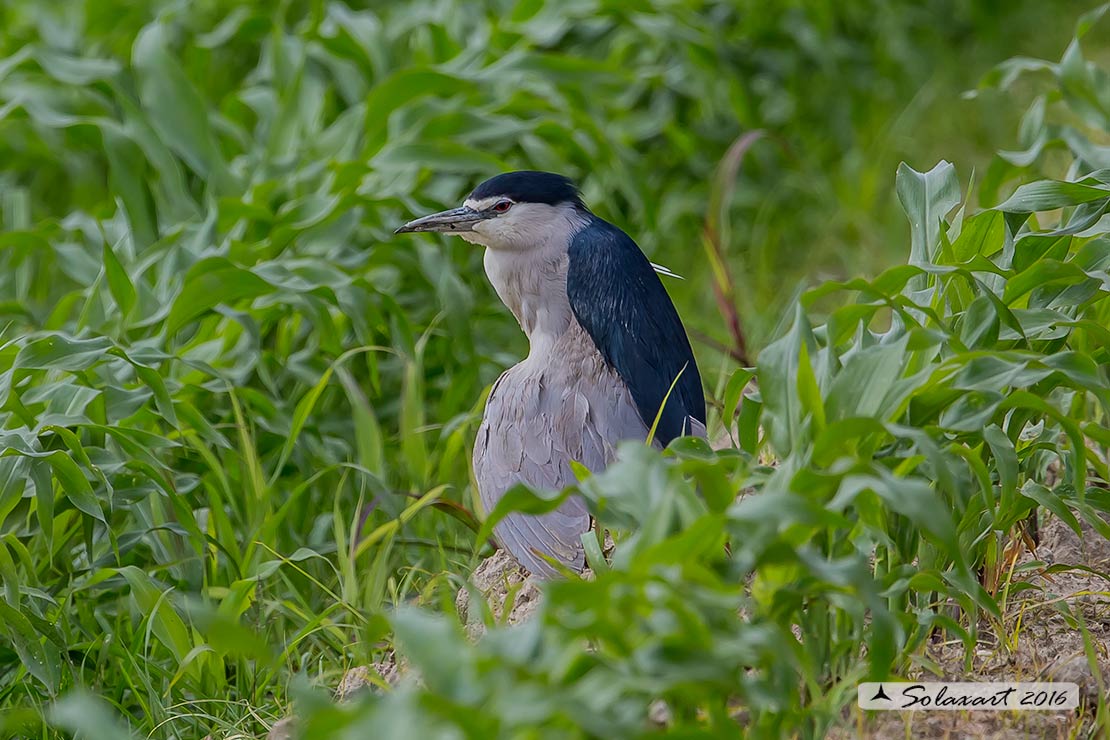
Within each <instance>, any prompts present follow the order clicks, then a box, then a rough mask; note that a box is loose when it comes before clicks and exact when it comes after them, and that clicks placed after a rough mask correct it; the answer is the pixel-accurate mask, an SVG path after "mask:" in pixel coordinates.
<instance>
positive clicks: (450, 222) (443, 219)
mask: <svg viewBox="0 0 1110 740" xmlns="http://www.w3.org/2000/svg"><path fill="white" fill-rule="evenodd" d="M490 216H491V214H488V213H481V212H479V211H475V210H474V209H473V208H468V207H466V206H462V207H461V208H452V209H451V210H449V211H440V212H439V213H433V214H432V215H430V216H424V217H423V218H418V219H416V220H414V221H409V222H408V223H407V224H405V225H404V226H402V227H401V228H399V229H397V230H396V231H394V232H393V233H394V234H408V233H410V232H413V231H442V232H446V233H449V234H457V233H459V232H463V231H473V230H474V224H476V223H478V222H479V221H484V220H486V219H487V218H490Z"/></svg>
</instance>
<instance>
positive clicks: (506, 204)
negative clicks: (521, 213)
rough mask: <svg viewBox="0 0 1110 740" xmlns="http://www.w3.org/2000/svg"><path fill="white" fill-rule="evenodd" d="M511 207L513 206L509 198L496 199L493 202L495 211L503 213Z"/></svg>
mask: <svg viewBox="0 0 1110 740" xmlns="http://www.w3.org/2000/svg"><path fill="white" fill-rule="evenodd" d="M512 207H513V202H512V201H511V200H499V201H497V202H496V203H494V204H493V210H494V211H495V212H496V213H504V212H505V211H507V210H509V209H510V208H512Z"/></svg>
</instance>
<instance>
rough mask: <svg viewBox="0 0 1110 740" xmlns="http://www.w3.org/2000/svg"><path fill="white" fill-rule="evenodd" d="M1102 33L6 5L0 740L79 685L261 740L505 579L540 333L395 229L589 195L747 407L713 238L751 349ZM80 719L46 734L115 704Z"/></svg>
mask: <svg viewBox="0 0 1110 740" xmlns="http://www.w3.org/2000/svg"><path fill="white" fill-rule="evenodd" d="M1085 9H1086V7H1085V6H1083V5H1081V4H1077V3H1064V2H1056V3H1053V2H1044V0H1011V1H1007V2H1002V1H1001V0H988V1H985V2H960V1H959V0H924V2H908V1H906V2H902V1H899V2H888V1H886V0H847V1H846V2H838V3H824V2H805V1H801V2H776V3H767V2H756V1H755V0H732V1H730V2H709V1H706V2H699V1H693V0H658V1H656V2H642V3H625V2H617V1H616V0H565V1H562V2H556V1H555V0H524V1H523V2H507V1H506V2H492V1H491V2H486V3H475V2H470V1H467V0H430V1H429V2H404V3H402V2H380V3H369V4H359V3H349V4H345V3H342V2H322V1H319V2H299V1H296V0H294V1H290V2H280V3H241V2H231V1H230V0H198V1H197V2H150V3H135V2H125V1H124V0H88V1H87V2H75V1H67V2H58V3H42V2H38V1H37V0H8V1H7V2H6V3H4V4H3V5H0V162H3V166H2V167H0V226H2V231H0V449H2V450H3V451H4V452H3V454H2V456H0V576H2V578H3V582H4V586H5V589H6V591H5V599H4V600H3V601H2V602H0V603H2V604H3V605H4V606H0V608H2V609H4V614H3V616H4V617H5V619H6V623H7V627H6V629H5V634H6V635H7V638H8V641H9V642H8V644H4V643H0V707H3V708H7V709H10V710H12V714H11V716H10V719H8V720H6V722H7V724H3V725H0V727H2V728H3V729H4V731H6V732H9V733H11V734H17V733H20V732H30V733H31V734H35V733H37V734H41V735H42V736H49V734H50V732H52V730H50V729H48V728H47V727H46V726H45V725H41V724H39V717H40V715H42V714H43V713H44V712H46V708H47V707H49V706H50V705H51V702H52V701H53V700H54V699H55V698H56V697H57V696H59V695H61V694H64V693H66V692H67V691H69V690H70V689H72V688H74V687H76V686H81V685H84V686H89V687H92V688H93V689H94V690H95V691H96V692H97V693H98V694H99V695H100V696H101V697H102V698H103V699H104V700H106V701H107V702H108V703H110V704H112V705H114V707H115V709H116V711H117V712H118V713H120V714H122V715H123V716H125V717H126V718H127V719H128V721H129V722H130V723H131V724H132V725H133V726H134V727H136V728H139V729H141V730H142V732H143V734H144V735H145V734H147V733H152V734H153V735H155V736H157V735H159V733H162V734H164V735H165V736H171V735H173V736H179V737H199V736H202V735H203V733H204V732H208V731H212V730H213V729H214V728H219V729H220V731H225V732H230V731H231V730H236V731H242V732H244V733H245V734H247V735H250V734H252V733H258V732H261V731H262V730H263V729H264V728H265V727H266V726H267V725H268V724H269V723H270V722H271V721H272V720H273V719H275V718H277V717H279V716H281V714H282V713H283V712H284V711H285V709H286V708H287V706H288V704H287V702H288V696H289V692H288V689H289V685H290V683H291V682H292V681H293V678H292V677H293V676H294V675H297V674H305V675H308V676H310V677H311V678H312V679H313V680H314V681H318V682H319V683H322V684H329V683H334V682H335V680H337V678H338V676H339V675H341V674H342V672H343V670H344V669H345V668H347V667H349V666H350V665H352V664H359V663H367V662H370V661H371V660H373V659H376V658H379V657H381V654H382V653H383V651H388V650H390V649H391V646H390V645H389V643H387V642H383V640H384V639H385V637H384V634H385V631H384V628H382V627H381V625H380V623H379V622H380V620H379V619H378V617H377V616H376V615H377V614H378V613H379V612H380V610H382V609H383V608H385V607H390V606H392V605H396V604H399V603H402V602H407V601H415V602H419V603H424V604H433V605H434V604H437V603H440V602H442V604H443V605H444V606H446V605H447V602H448V601H450V597H449V595H448V594H449V592H450V591H451V590H452V588H453V587H454V586H456V585H457V584H458V583H459V580H460V574H464V573H466V572H468V571H469V570H470V569H471V568H472V567H473V566H474V564H475V563H476V562H477V561H478V560H479V558H480V556H481V555H483V554H488V552H489V549H488V546H485V545H484V544H483V543H480V542H476V540H475V537H474V529H475V528H476V522H475V518H474V516H473V514H472V513H470V512H471V510H472V506H471V504H472V500H473V487H472V485H471V482H470V473H469V455H470V445H471V443H472V438H473V434H474V431H475V429H476V423H477V420H478V418H479V416H480V412H481V407H482V399H483V396H484V392H485V389H487V388H488V386H489V384H490V383H491V382H492V381H493V380H494V379H495V378H496V377H497V375H498V374H499V373H500V372H501V371H502V370H503V369H504V368H505V367H506V366H508V365H510V364H512V363H514V362H515V361H516V360H517V358H519V357H520V356H521V355H522V354H523V353H524V350H525V342H524V338H523V336H522V335H521V334H520V332H519V330H518V329H517V327H516V326H515V324H514V322H513V321H512V318H511V317H510V316H509V315H508V313H507V312H506V311H505V310H504V309H503V307H502V306H501V305H500V303H499V302H498V301H497V299H496V296H495V295H494V294H493V291H492V289H491V288H490V287H489V286H488V284H487V283H486V281H485V279H484V276H483V275H482V273H481V254H480V253H479V252H478V251H477V250H475V249H474V248H472V247H470V246H469V245H466V244H463V243H460V242H454V241H445V240H440V239H431V238H427V239H422V240H420V241H414V240H413V239H411V238H404V239H395V238H394V237H393V236H392V230H393V228H395V227H396V226H397V225H399V224H400V223H402V222H403V221H404V220H406V219H408V218H410V217H411V216H413V215H414V214H421V213H424V212H427V211H429V210H432V209H437V208H440V207H443V206H445V205H448V204H452V203H455V202H456V201H458V200H459V199H460V198H461V197H462V196H463V195H465V193H466V192H467V191H468V190H469V189H470V188H471V187H473V185H475V184H476V183H477V182H479V181H481V180H482V179H484V178H485V177H487V176H489V175H491V174H493V173H496V172H499V171H502V170H506V169H516V168H535V169H547V170H553V171H558V172H562V173H565V174H568V175H570V176H572V177H574V178H575V179H577V180H578V181H579V183H580V184H581V185H582V187H583V190H584V194H585V198H586V200H587V202H588V203H589V204H590V205H591V206H592V207H593V208H594V210H595V211H596V212H597V213H598V214H599V215H601V216H603V217H605V218H607V219H609V220H612V221H614V222H615V223H617V224H618V225H620V226H622V227H623V228H625V230H627V231H628V232H629V233H630V234H631V235H632V236H633V237H634V238H636V239H637V241H638V242H639V243H640V244H641V246H642V247H643V248H644V250H645V251H646V252H647V253H648V255H649V256H650V257H651V258H652V259H654V260H655V261H657V262H661V263H663V264H665V265H667V266H668V267H670V268H671V269H673V270H675V271H677V272H678V273H680V274H682V275H684V276H685V277H686V280H685V281H668V283H667V286H668V289H669V290H670V291H671V293H672V295H673V296H674V298H675V301H676V304H677V305H678V308H679V311H680V313H681V314H682V316H683V318H684V319H685V321H686V322H687V324H688V326H690V327H691V329H692V330H694V331H695V332H697V334H698V336H700V337H703V339H699V340H698V341H696V342H695V351H696V353H697V354H698V356H699V360H700V363H701V366H702V369H703V377H704V378H705V380H706V383H707V385H708V388H707V390H708V391H710V393H711V394H712V395H713V396H714V397H715V398H716V399H718V400H720V399H721V397H722V396H723V395H726V383H728V381H729V379H730V378H733V379H735V378H736V377H737V376H734V375H732V371H733V370H735V363H734V362H733V361H732V360H731V359H730V358H729V357H728V354H727V351H722V348H724V349H726V350H727V348H728V347H731V346H733V344H734V341H735V338H734V337H733V336H731V335H730V332H729V330H728V328H727V323H726V321H725V319H724V318H722V315H721V313H720V311H719V308H718V304H717V301H716V300H715V298H714V295H713V292H712V291H711V290H710V289H709V287H708V286H709V285H711V284H712V282H713V280H714V271H713V268H712V267H711V264H712V262H711V260H710V257H709V252H710V250H707V249H706V243H705V241H704V235H705V228H706V224H707V222H708V223H712V224H713V225H714V228H715V230H716V237H715V243H716V244H717V245H718V247H719V248H720V250H721V254H722V255H723V257H724V264H725V265H727V268H728V270H729V271H730V273H731V275H732V279H733V280H734V281H735V290H734V291H732V292H731V294H729V295H728V296H727V298H728V299H729V301H730V302H732V303H735V306H736V309H737V311H738V314H739V319H740V324H741V326H742V327H743V330H744V332H745V334H746V337H747V340H748V342H749V345H750V347H751V348H752V349H753V350H758V349H759V348H761V347H763V346H765V345H767V344H768V343H769V342H770V341H771V340H772V339H773V338H774V337H776V336H778V335H780V334H781V333H782V332H781V329H782V328H783V327H784V326H785V325H786V324H788V323H789V321H790V319H792V318H793V317H794V315H795V312H794V309H795V307H796V304H797V302H798V297H799V296H800V293H801V288H802V287H803V286H810V285H813V284H816V283H817V282H820V281H822V280H826V279H848V278H852V277H856V276H860V275H865V276H866V275H873V274H876V273H878V272H880V271H881V270H883V269H884V268H886V267H888V266H890V265H892V264H895V263H901V262H904V261H905V259H906V256H907V247H906V245H907V242H908V240H907V236H908V234H909V229H908V228H907V226H906V224H905V217H904V215H903V214H902V212H901V210H900V209H899V206H898V202H897V200H896V198H895V195H894V183H895V178H894V172H895V170H896V167H897V165H898V162H899V161H901V160H906V161H908V162H909V163H910V164H911V165H914V166H915V167H916V168H917V169H919V170H921V171H925V170H928V169H929V168H930V167H931V166H932V165H933V163H934V161H935V160H937V159H939V158H941V157H944V158H947V159H950V160H954V161H955V162H956V163H957V165H958V167H959V171H960V172H961V174H963V175H964V176H965V177H966V176H967V175H969V174H970V173H971V172H972V171H973V170H977V171H980V172H989V167H991V166H992V163H994V162H997V160H996V159H994V158H993V152H994V151H995V150H996V149H999V148H1016V145H1015V144H1014V142H1015V138H1016V136H1015V132H1016V131H1017V127H1018V121H1019V117H1020V115H1021V113H1022V112H1023V111H1024V109H1025V105H1026V102H1027V101H1026V100H1025V99H1023V98H1022V97H1021V96H1020V95H1018V96H1014V95H1004V94H1002V93H998V92H995V91H991V90H987V91H983V93H982V94H981V95H979V96H977V97H976V98H974V99H964V98H962V97H961V93H962V92H963V91H964V90H967V89H970V88H974V87H975V86H976V84H977V82H978V80H979V78H980V77H981V76H982V75H983V74H984V73H986V72H987V71H988V70H989V69H990V68H991V67H993V66H994V65H995V64H997V63H999V62H1001V61H1002V60H1003V59H1006V58H1008V57H1011V56H1014V55H1023V54H1028V55H1035V56H1049V57H1055V55H1056V54H1058V52H1059V50H1060V49H1061V48H1063V47H1064V46H1065V45H1066V42H1067V39H1068V38H1069V37H1070V34H1071V32H1072V21H1073V18H1074V17H1075V16H1078V15H1079V13H1080V12H1082V11H1083V10H1085ZM756 130H760V131H762V132H764V136H763V138H761V139H759V140H758V141H755V142H754V143H753V144H752V145H751V147H750V148H749V149H746V153H745V155H744V157H743V159H742V161H741V162H740V164H741V167H740V175H739V180H738V182H737V184H736V187H735V189H733V190H732V191H731V196H730V197H729V198H727V200H726V202H724V203H723V204H720V206H721V210H720V212H717V211H715V209H714V208H713V206H712V205H711V204H714V203H715V201H714V198H716V197H718V196H719V194H720V192H721V189H720V188H719V187H716V186H715V185H714V177H715V173H716V172H717V171H718V168H719V167H720V166H721V162H722V160H724V159H725V158H726V153H727V152H728V150H729V147H730V146H732V145H733V143H734V142H736V141H737V140H738V139H740V137H742V136H743V135H745V134H747V133H750V132H752V131H756ZM1009 174H1011V175H1012V174H1013V173H1012V172H1011V173H1009ZM995 185H997V183H995ZM994 195H995V192H994V190H993V189H992V190H989V191H988V190H987V189H984V198H987V199H988V200H989V197H988V196H990V197H993V196H994ZM999 200H1001V198H999ZM982 205H985V206H991V205H995V203H994V202H986V203H983V204H982ZM722 213H723V216H722V215H721V214H722ZM818 309H820V310H822V311H827V310H828V306H826V305H825V304H824V303H821V302H818V304H816V305H815V307H814V311H815V312H816V311H817V310H818ZM996 338H997V327H996ZM734 385H737V384H736V383H735V381H734V382H733V384H732V385H730V386H729V389H728V393H729V394H732V395H733V396H734V398H733V399H732V400H733V404H732V407H735V402H736V400H738V398H739V394H740V392H741V391H742V390H743V384H742V383H740V384H739V385H738V387H732V386H734ZM1080 405H1081V404H1080ZM1015 435H1016V432H1015ZM748 452H751V450H748ZM1042 467H1043V466H1042ZM730 480H731V479H730ZM926 488H927V487H926ZM690 496H691V500H696V498H695V497H694V494H693V493H692V492H690ZM371 502H373V504H371ZM915 536H916V535H915ZM830 539H835V538H831V537H830ZM857 565H858V564H857ZM765 575H766V574H765ZM780 575H781V574H780ZM965 575H966V574H965ZM830 578H831V576H830ZM770 582H771V583H772V584H773V583H775V580H774V578H771V579H770ZM772 590H773V589H772ZM867 594H868V598H872V599H874V598H875V596H874V593H872V592H870V591H868V592H867ZM707 598H708V597H707ZM861 598H862V597H861ZM861 603H862V602H861ZM868 603H870V602H868ZM618 611H619V610H618ZM725 612H727V610H723V611H721V613H720V614H717V616H718V617H722V615H723V614H724V613H725ZM732 613H734V610H733V612H732ZM722 618H723V617H722ZM413 624H417V623H413ZM413 624H410V625H409V627H410V628H413ZM420 624H422V623H420ZM860 624H862V621H861V622H860V623H859V624H857V625H856V627H853V629H863V628H862V627H861V626H859V625H860ZM419 626H420V625H419V624H417V627H419ZM410 634H412V633H411V632H410ZM415 634H416V635H417V637H419V636H420V634H421V633H420V632H419V630H416V632H415ZM859 634H860V633H858V632H854V633H852V635H853V637H852V640H847V639H846V640H845V641H844V642H843V643H837V644H838V645H839V646H840V647H838V648H836V649H840V648H843V649H844V650H848V647H847V646H849V645H852V646H854V647H856V648H858V645H859V644H860V643H859V639H857V638H858V637H859ZM853 640H854V641H853ZM445 644H446V643H445ZM830 644H832V643H830ZM892 644H893V643H892ZM767 646H769V647H768V648H767V649H772V652H773V648H774V645H773V644H772V643H767ZM767 646H765V647H767ZM737 649H738V650H739V648H737ZM770 654H771V653H767V655H770ZM841 657H843V656H841ZM520 670H523V669H522V668H521V669H520ZM853 670H854V669H853ZM861 675H862V674H861ZM779 679H781V680H779ZM779 679H777V680H779V683H778V684H776V686H777V687H778V688H781V689H783V690H784V691H787V693H789V691H788V690H787V689H786V688H783V687H785V686H787V684H789V683H790V679H787V678H782V677H781V676H780V677H779ZM790 690H792V689H790ZM212 697H221V701H222V700H223V698H226V703H219V704H217V703H215V702H212V701H211V698H212ZM77 701H78V703H72V702H71V703H70V704H63V705H61V708H59V709H58V710H57V713H56V714H54V715H51V717H52V719H51V720H50V721H51V722H52V723H53V725H55V726H59V727H75V726H80V725H81V718H82V717H83V718H84V720H88V718H89V717H93V716H98V715H95V714H93V712H95V711H97V710H96V709H95V707H94V708H91V709H90V708H89V707H88V706H87V705H85V704H82V703H80V702H81V701H83V700H77ZM95 706H99V705H95ZM829 706H830V707H833V708H831V709H829V708H826V711H827V715H826V717H825V719H826V720H827V719H828V717H831V716H833V715H834V714H835V713H836V711H838V709H839V705H838V704H836V702H835V701H830V704H829ZM444 711H446V710H444ZM259 713H260V714H259ZM75 718H76V719H75ZM822 721H824V720H822ZM105 722H107V720H105ZM101 726H103V727H107V726H108V725H107V724H102V725H101ZM27 728H32V729H31V730H28V729H27ZM164 728H169V729H164ZM105 732H108V730H105ZM104 736H105V737H107V736H113V735H104Z"/></svg>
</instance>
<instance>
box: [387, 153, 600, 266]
mask: <svg viewBox="0 0 1110 740" xmlns="http://www.w3.org/2000/svg"><path fill="white" fill-rule="evenodd" d="M587 214H588V211H587V210H586V206H585V205H584V204H583V203H582V198H581V196H580V195H579V193H578V188H577V187H575V185H574V183H573V182H572V181H571V180H570V179H569V178H566V177H563V176H562V175H556V174H552V173H550V172H535V171H532V170H524V171H521V172H506V173H505V174H502V175H497V176H496V177H491V178H490V179H488V180H486V181H485V182H483V183H482V184H481V185H479V186H478V187H476V188H474V190H473V192H471V193H470V195H468V196H467V198H466V200H465V201H463V204H462V205H461V206H459V207H458V208H452V209H451V210H448V211H441V212H440V213H433V214H431V215H430V216H424V217H423V218H418V219H416V220H414V221H409V222H408V223H407V224H405V225H404V226H402V227H401V228H399V229H397V232H396V233H398V234H404V233H408V232H413V231H439V232H443V233H445V234H458V235H459V236H461V237H462V238H463V239H465V240H466V241H468V242H473V243H475V244H481V245H483V246H485V247H489V248H490V249H496V250H505V251H525V250H529V249H534V248H538V247H541V246H543V245H545V244H548V243H550V242H551V241H552V240H565V243H569V242H570V239H571V238H572V237H573V236H574V234H575V233H576V232H577V231H578V229H580V228H581V227H582V224H583V223H585V218H586V216H587Z"/></svg>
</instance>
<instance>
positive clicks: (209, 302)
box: [166, 257, 273, 336]
mask: <svg viewBox="0 0 1110 740" xmlns="http://www.w3.org/2000/svg"><path fill="white" fill-rule="evenodd" d="M272 290H273V288H272V286H271V285H270V284H269V283H267V282H266V281H265V280H263V279H262V278H260V277H258V276H257V275H255V274H254V273H253V272H251V271H250V270H244V269H243V268H241V267H237V266H235V265H233V264H232V263H231V262H229V261H228V260H227V259H226V258H224V257H209V258H208V259H204V260H201V261H200V262H198V263H196V264H195V265H193V267H192V268H191V269H190V270H189V272H188V274H187V275H186V276H185V287H184V288H182V290H181V293H180V294H178V296H177V298H176V299H175V300H174V302H173V307H172V308H171V309H170V313H169V316H167V317H166V331H167V332H168V333H169V335H170V336H172V335H174V334H176V333H177V332H178V331H179V330H180V329H181V328H182V327H183V326H185V324H187V323H189V322H190V321H192V320H193V319H195V318H197V317H198V316H200V315H202V314H204V313H206V312H207V311H210V310H211V309H212V308H213V307H215V306H218V305H220V304H232V303H235V302H236V301H239V300H242V299H244V298H257V297H258V296H260V295H265V294H267V293H269V292H271V291H272Z"/></svg>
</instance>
